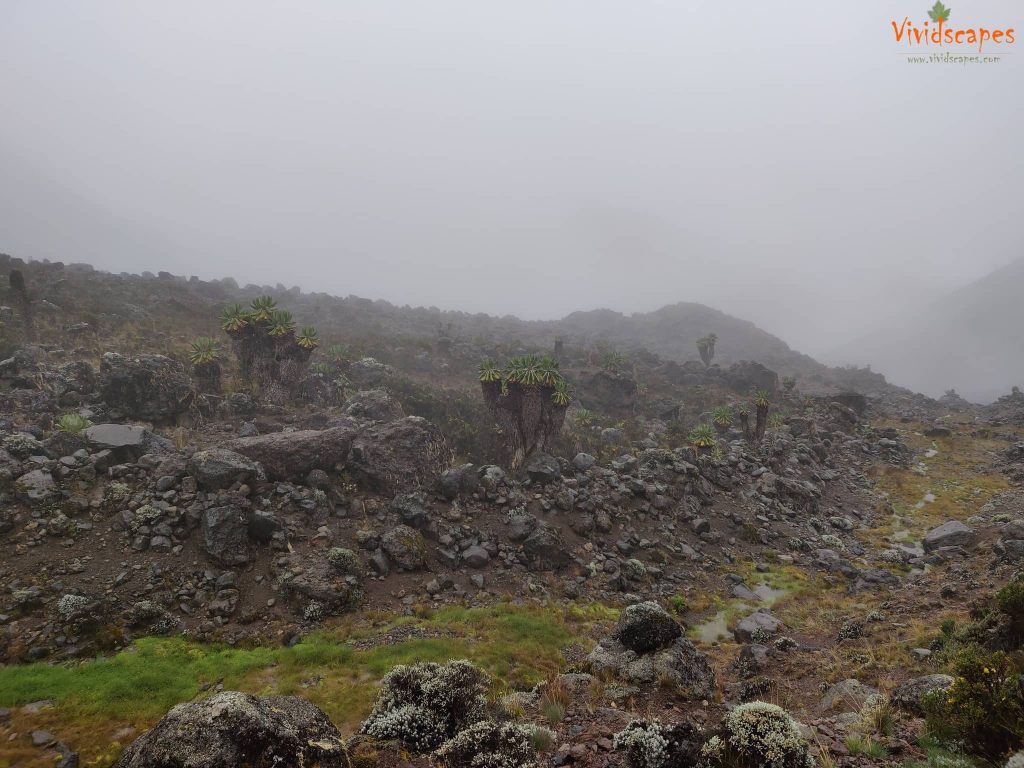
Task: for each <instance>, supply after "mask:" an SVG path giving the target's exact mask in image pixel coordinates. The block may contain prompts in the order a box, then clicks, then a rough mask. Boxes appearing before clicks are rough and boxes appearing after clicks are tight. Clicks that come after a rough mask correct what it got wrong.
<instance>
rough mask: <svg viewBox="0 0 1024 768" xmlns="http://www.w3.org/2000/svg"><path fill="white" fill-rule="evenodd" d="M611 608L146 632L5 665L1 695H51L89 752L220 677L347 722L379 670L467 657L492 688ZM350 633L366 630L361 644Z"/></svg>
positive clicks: (538, 674)
mask: <svg viewBox="0 0 1024 768" xmlns="http://www.w3.org/2000/svg"><path fill="white" fill-rule="evenodd" d="M616 616H617V611H615V610H613V609H609V608H606V607H604V606H599V605H578V604H571V603H570V604H555V605H547V606H544V605H514V604H511V603H499V604H498V605H496V606H493V607H488V608H461V607H453V608H444V609H441V610H438V611H426V612H424V613H423V614H422V615H420V616H415V617H400V618H391V619H388V618H386V617H381V616H376V617H374V616H364V617H350V618H348V619H345V620H342V621H340V622H339V623H338V624H337V625H335V626H332V627H327V628H325V629H324V630H323V631H322V632H319V633H317V634H314V635H310V636H308V637H306V638H304V639H303V640H302V642H300V643H299V644H297V645H295V646H293V647H291V648H282V647H272V648H271V647H254V648H229V647H224V646H210V645H200V644H197V643H193V642H190V641H188V640H185V639H184V638H180V637H170V638H165V637H153V638H145V639H140V640H138V641H137V642H136V643H135V644H134V645H133V646H132V647H131V648H129V649H126V650H124V651H122V652H120V653H118V654H116V655H115V656H111V657H105V658H97V659H94V660H91V661H84V662H78V663H74V664H46V663H36V664H27V665H23V666H9V667H2V668H0V706H3V707H18V706H21V705H23V704H26V703H28V702H31V701H37V700H40V699H52V700H53V701H55V702H56V704H57V708H56V710H55V711H51V713H50V714H48V715H47V726H48V727H49V728H50V729H51V730H53V732H54V733H57V734H58V735H60V734H61V733H62V729H63V730H64V732H68V733H71V732H74V733H75V734H76V735H77V736H78V738H77V739H76V741H75V743H76V747H77V748H78V749H79V750H80V751H81V752H82V754H83V757H84V758H86V761H87V760H88V759H93V758H94V757H95V756H98V755H102V754H105V753H104V750H106V749H107V745H108V744H109V741H110V739H109V735H110V732H111V730H112V729H114V728H116V727H117V726H119V725H122V724H124V723H132V724H135V725H137V726H139V727H146V726H148V725H150V724H152V723H153V722H154V721H155V720H157V719H159V718H160V717H161V716H162V715H163V714H164V713H165V712H166V711H167V710H168V709H169V708H170V707H172V706H173V705H175V704H177V703H179V702H182V701H190V700H192V699H195V698H197V697H200V696H201V695H202V692H203V690H204V689H205V688H206V687H209V686H212V685H214V684H216V683H218V682H220V683H221V684H222V685H223V686H224V688H227V689H235V690H242V691H248V692H251V693H259V694H264V695H266V694H300V695H302V696H304V697H305V698H308V699H309V700H310V701H312V702H314V703H315V704H317V705H318V706H320V707H321V708H322V709H323V710H324V711H325V712H326V713H327V714H328V716H330V717H331V719H332V720H334V722H335V723H336V724H338V725H339V727H342V728H348V729H351V728H354V727H355V726H356V725H357V724H358V723H359V722H360V721H361V720H362V719H363V718H364V717H365V716H366V714H367V713H368V712H369V709H370V707H371V706H372V704H373V700H374V698H375V697H376V694H377V683H378V681H379V680H380V678H381V677H383V676H384V675H385V674H387V673H388V672H389V671H390V670H391V669H392V667H394V666H395V665H397V664H411V663H414V662H417V661H436V662H444V661H448V660H450V659H453V658H468V659H470V660H472V661H473V662H475V663H476V664H478V665H479V666H480V667H481V668H482V669H484V670H485V671H486V672H487V673H488V674H490V675H491V676H492V678H493V680H494V686H495V692H498V691H502V690H509V689H515V688H527V687H531V686H532V685H534V684H535V683H537V682H539V681H540V680H542V679H544V678H545V677H547V676H548V675H550V674H553V673H555V672H558V671H560V670H561V669H562V668H563V666H564V660H563V656H562V652H561V651H562V649H563V648H564V647H565V646H567V645H570V644H573V643H577V642H578V643H581V644H584V645H586V646H588V647H589V646H590V645H591V644H592V639H591V638H592V637H594V636H596V634H598V632H597V627H596V625H600V626H601V627H602V628H603V627H604V626H605V625H607V624H608V623H610V622H611V621H612V620H614V618H615V617H616ZM375 637H379V638H380V644H379V645H374V644H373V642H374V640H373V639H374V638H375ZM354 640H360V641H361V642H360V644H359V646H358V647H355V646H353V645H352V644H351V641H354ZM93 724H94V725H95V727H94V728H91V727H90V726H91V725H93ZM83 734H86V735H83ZM92 734H94V735H92ZM90 738H94V739H95V743H93V742H92V741H90ZM83 739H85V743H83ZM0 752H2V750H0ZM2 764H3V761H2V754H0V765H2Z"/></svg>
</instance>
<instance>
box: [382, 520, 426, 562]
mask: <svg viewBox="0 0 1024 768" xmlns="http://www.w3.org/2000/svg"><path fill="white" fill-rule="evenodd" d="M380 548H381V549H383V550H384V552H385V553H387V556H388V558H389V560H390V562H391V564H392V565H394V566H395V567H396V568H398V570H400V571H420V570H423V569H424V568H425V567H426V565H427V542H426V540H424V538H423V536H421V535H420V533H419V532H418V531H415V530H413V529H412V528H410V527H409V526H407V525H397V526H395V527H394V528H393V529H392V530H390V531H388V532H387V533H385V534H384V535H383V536H381V538H380Z"/></svg>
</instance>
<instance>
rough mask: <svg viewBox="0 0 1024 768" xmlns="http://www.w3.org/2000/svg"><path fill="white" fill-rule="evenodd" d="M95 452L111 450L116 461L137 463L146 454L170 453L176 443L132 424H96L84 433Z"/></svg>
mask: <svg viewBox="0 0 1024 768" xmlns="http://www.w3.org/2000/svg"><path fill="white" fill-rule="evenodd" d="M83 434H84V435H85V438H86V440H88V441H89V446H90V448H92V449H93V450H97V451H103V450H109V451H111V453H112V454H113V457H114V459H115V460H116V461H135V460H136V459H138V458H139V457H140V456H142V455H143V454H146V453H170V452H172V451H173V450H174V443H172V442H171V441H170V440H168V439H167V438H165V437H160V436H159V435H154V434H153V433H152V432H150V431H149V430H148V429H146V428H145V427H137V426H132V425H131V424H95V425H93V426H91V427H89V428H88V429H86V430H85V431H84V433H83Z"/></svg>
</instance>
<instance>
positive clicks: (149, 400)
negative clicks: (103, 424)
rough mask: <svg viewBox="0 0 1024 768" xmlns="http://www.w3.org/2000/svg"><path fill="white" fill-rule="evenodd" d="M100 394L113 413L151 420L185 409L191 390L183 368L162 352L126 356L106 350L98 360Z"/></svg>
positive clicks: (170, 418)
mask: <svg viewBox="0 0 1024 768" xmlns="http://www.w3.org/2000/svg"><path fill="white" fill-rule="evenodd" d="M99 390H100V395H101V397H102V398H103V402H105V403H106V404H107V406H108V407H109V408H110V410H111V411H112V412H113V413H115V414H120V415H122V416H125V417H127V418H132V419H143V420H145V421H153V422H168V421H173V420H174V419H175V418H176V417H177V416H178V415H179V414H181V413H184V412H185V411H186V410H188V407H189V405H191V403H192V399H193V397H194V394H195V393H194V392H193V390H192V379H191V378H190V377H189V375H188V374H187V373H186V372H185V367H184V366H183V365H182V364H181V363H179V362H177V361H176V360H171V359H170V358H169V357H164V356H163V355H143V356H141V357H135V358H128V357H124V356H123V355H119V354H117V353H115V352H107V353H106V354H105V355H103V359H102V360H101V361H100V386H99Z"/></svg>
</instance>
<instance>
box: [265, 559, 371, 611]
mask: <svg viewBox="0 0 1024 768" xmlns="http://www.w3.org/2000/svg"><path fill="white" fill-rule="evenodd" d="M331 551H332V552H347V554H348V555H349V556H350V559H351V563H350V567H348V568H345V569H343V570H339V568H338V567H337V564H336V563H335V562H331V558H330V555H328V557H325V558H313V557H302V558H299V557H296V556H290V557H289V558H288V559H287V560H286V561H282V562H279V564H278V567H279V569H280V571H281V576H280V578H279V581H278V583H279V584H280V588H281V594H283V595H284V596H285V597H286V598H287V599H289V600H291V601H292V602H293V603H295V604H296V605H295V607H296V609H298V610H299V612H303V611H304V609H305V608H306V607H307V606H308V605H309V603H310V601H313V600H315V601H316V602H317V603H319V604H320V606H321V607H322V610H323V612H324V615H332V616H334V615H338V614H341V613H345V612H347V611H351V610H354V609H355V608H356V607H358V605H359V604H360V602H361V601H362V599H363V596H364V593H363V589H362V583H363V566H362V564H361V563H360V562H359V560H358V558H356V556H355V555H354V554H353V553H352V552H349V551H347V550H342V549H338V550H331Z"/></svg>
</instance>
